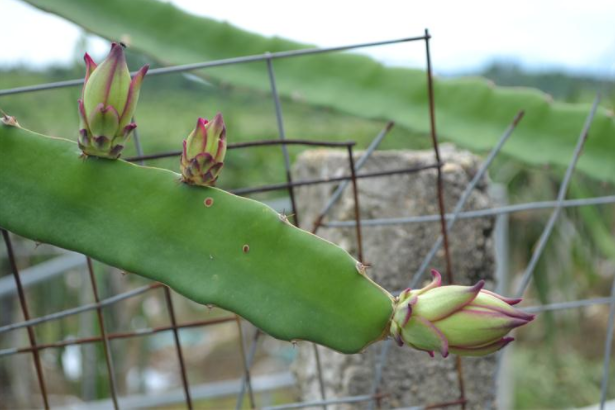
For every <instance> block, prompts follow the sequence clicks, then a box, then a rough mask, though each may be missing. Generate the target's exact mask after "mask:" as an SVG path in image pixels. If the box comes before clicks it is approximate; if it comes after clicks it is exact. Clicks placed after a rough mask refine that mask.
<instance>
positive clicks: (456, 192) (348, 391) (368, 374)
mask: <svg viewBox="0 0 615 410" xmlns="http://www.w3.org/2000/svg"><path fill="white" fill-rule="evenodd" d="M358 156H359V154H357V157H358ZM441 157H442V160H443V161H444V162H445V163H446V165H445V166H444V167H443V177H444V192H445V204H446V210H447V212H451V211H452V209H453V207H454V206H455V204H456V202H457V200H458V199H459V197H460V196H461V194H462V192H463V190H464V188H465V187H466V186H467V184H468V183H469V181H470V180H471V179H472V177H473V176H474V175H475V173H476V171H477V168H478V166H479V164H480V160H479V158H477V157H476V156H474V155H472V154H471V153H469V152H467V151H459V150H456V149H455V148H454V147H453V146H451V145H446V144H444V145H442V147H441ZM355 159H356V158H355ZM434 161H435V159H434V155H433V152H432V151H416V152H409V151H388V152H376V153H374V155H373V156H372V158H371V159H370V160H369V161H368V162H367V163H366V165H365V166H364V168H363V169H362V170H361V171H360V172H362V173H364V172H376V171H383V170H392V169H399V168H408V167H414V166H419V165H426V164H430V163H433V162H434ZM348 173H349V165H348V158H347V154H346V152H343V151H330V150H315V151H308V152H305V153H304V154H303V155H301V156H300V157H299V158H298V160H297V162H296V164H295V168H294V175H295V177H296V178H297V179H309V178H318V177H327V176H340V175H345V174H348ZM436 178H437V171H436V170H435V169H430V170H425V171H421V172H419V173H413V174H405V175H394V176H388V177H379V178H369V179H361V180H359V182H358V184H359V202H360V209H361V217H362V218H363V219H371V218H385V217H401V216H416V215H427V214H437V213H438V199H437V190H436V186H437V185H436ZM487 185H488V181H487V180H483V181H482V182H481V183H479V185H478V186H477V188H476V189H475V191H474V192H473V194H472V196H471V197H470V199H469V200H468V202H467V204H466V207H465V208H464V209H465V210H469V209H481V208H487V207H490V206H492V201H491V199H490V197H489V196H488V194H487ZM335 187H336V185H335V184H327V185H316V186H310V187H303V188H301V189H299V190H298V191H297V195H298V204H299V209H298V213H299V216H300V220H301V223H302V228H304V229H307V230H311V228H312V221H314V219H315V218H316V216H317V214H318V212H319V211H320V210H321V208H322V207H323V205H324V204H325V202H326V201H327V199H328V198H329V196H330V195H331V193H332V192H333V191H334V189H335ZM353 219H354V202H353V196H352V188H351V186H349V187H348V188H347V190H346V192H345V193H344V196H343V197H342V198H341V199H340V201H339V202H338V203H337V205H336V206H335V207H334V208H333V209H332V211H331V212H330V214H329V216H328V218H327V220H353ZM493 227H494V221H493V219H491V218H483V219H469V220H459V221H457V223H456V224H455V227H454V228H453V231H452V232H451V235H450V237H449V240H450V249H451V256H452V265H453V272H454V276H455V282H456V283H462V284H473V283H475V282H476V281H478V280H479V279H485V280H486V281H487V285H486V288H489V289H493V288H494V277H493V272H494V270H495V263H494V251H493V242H492V238H491V233H492V231H493ZM318 234H319V235H320V236H322V237H324V238H326V239H328V240H330V241H332V242H334V243H337V244H339V245H341V246H343V247H344V248H345V249H347V250H348V251H349V252H350V253H351V254H353V255H355V256H356V249H357V242H356V236H355V230H354V228H335V229H333V228H321V229H320V230H319V231H318ZM439 234H440V224H439V222H432V223H420V224H405V225H395V226H383V227H364V228H363V247H364V252H365V262H367V263H369V264H371V265H372V267H371V268H370V269H368V272H367V273H368V275H369V276H371V277H372V278H373V279H374V280H376V281H377V282H378V283H380V284H381V285H383V286H384V287H385V288H387V289H388V290H402V289H405V288H406V287H408V285H409V283H410V280H411V279H412V275H413V274H414V272H416V271H417V269H418V268H419V266H420V264H421V262H422V260H423V258H424V257H425V255H426V254H427V253H428V251H429V249H430V248H431V246H432V245H433V243H434V241H435V240H436V239H437V237H438V235H439ZM443 256H444V253H443V251H442V250H441V251H440V252H439V253H438V254H437V255H436V258H434V260H433V262H432V263H431V267H433V268H435V269H438V270H440V271H441V272H442V273H443V276H444V271H445V262H444V258H443ZM429 276H430V275H429V274H427V275H425V280H426V281H427V280H428V279H429ZM381 347H382V343H378V344H376V345H374V346H371V347H370V348H369V349H368V350H367V351H366V352H364V353H362V354H357V355H341V354H338V353H336V352H333V351H331V350H328V349H326V348H324V347H319V352H320V354H321V362H322V367H323V377H324V381H325V385H326V394H327V397H328V398H331V397H344V396H351V395H363V394H369V393H370V392H371V387H372V381H373V378H374V368H375V361H376V359H377V356H378V354H379V353H380V351H381ZM298 349H299V354H298V358H297V360H296V362H295V363H294V371H295V375H296V377H297V380H298V385H299V390H300V398H301V400H318V399H320V390H319V387H318V380H317V377H316V365H315V361H314V351H313V348H312V346H311V345H310V344H308V343H301V344H300V345H299V347H298ZM494 365H495V358H494V357H487V358H480V359H470V358H464V359H463V370H464V375H465V388H466V397H467V398H468V400H469V403H468V406H467V408H476V409H478V408H483V407H484V406H485V403H488V402H489V401H492V400H493V399H494V398H493V397H492V391H491V388H490V386H491V382H492V377H493V371H494ZM381 392H382V393H384V394H386V395H387V396H386V397H384V398H383V400H382V404H383V406H384V407H385V408H386V407H398V406H410V405H427V404H430V403H436V402H443V401H451V400H456V399H458V398H459V387H458V382H457V373H456V371H455V357H453V356H451V357H449V358H447V359H442V358H440V357H436V358H434V359H432V358H430V357H429V356H428V355H427V354H426V353H423V352H417V351H414V350H412V349H410V348H408V347H403V348H398V347H397V346H396V345H395V346H391V349H390V352H389V355H388V359H387V362H386V366H385V370H384V373H383V379H382V384H381ZM366 406H367V405H366V404H365V403H363V404H356V403H354V404H352V405H340V406H337V407H336V406H330V407H329V409H331V408H362V407H366Z"/></svg>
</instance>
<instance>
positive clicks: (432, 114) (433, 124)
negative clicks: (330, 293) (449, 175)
mask: <svg viewBox="0 0 615 410" xmlns="http://www.w3.org/2000/svg"><path fill="white" fill-rule="evenodd" d="M430 38H431V36H430V35H429V30H427V29H425V55H426V57H427V92H428V95H429V126H430V127H429V128H430V131H431V141H432V144H433V150H434V154H435V155H436V162H437V163H438V164H441V163H442V161H441V159H440V148H439V146H438V136H437V132H436V109H435V103H434V92H433V73H432V67H431V52H430V50H429V39H430ZM436 170H437V171H438V179H437V184H438V209H439V211H440V228H441V231H442V240H443V242H444V259H445V261H446V274H447V278H448V283H449V284H452V283H453V281H454V276H453V268H452V264H451V254H450V250H449V243H448V229H447V226H446V217H445V213H446V209H445V206H444V182H443V180H442V167H441V166H439V167H438V168H436ZM455 367H456V368H457V380H458V383H459V399H460V400H463V402H462V404H461V408H462V410H464V409H465V408H466V403H465V395H466V393H465V383H464V380H463V367H462V363H461V358H459V357H458V358H457V359H456V360H455Z"/></svg>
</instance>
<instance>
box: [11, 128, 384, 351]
mask: <svg viewBox="0 0 615 410" xmlns="http://www.w3.org/2000/svg"><path fill="white" fill-rule="evenodd" d="M79 154H80V149H79V147H78V146H77V144H75V143H73V142H71V141H68V140H65V139H60V138H51V137H46V136H43V135H40V134H36V133H33V132H31V131H27V130H24V129H22V128H18V127H7V126H0V226H2V227H3V228H5V229H8V230H9V231H12V232H14V233H16V234H18V235H21V236H24V237H26V238H30V239H33V240H35V241H38V242H43V243H50V244H53V245H56V246H59V247H62V248H65V249H70V250H73V251H77V252H81V253H84V254H86V255H89V256H91V257H92V258H94V259H97V260H100V261H102V262H104V263H107V264H109V265H112V266H115V267H118V268H120V269H124V270H126V271H128V272H132V273H136V274H139V275H142V276H145V277H147V278H150V279H152V280H155V281H159V282H162V283H164V284H166V285H168V286H170V287H171V288H172V289H174V290H175V291H177V292H178V293H180V294H182V295H184V296H186V297H187V298H189V299H192V300H194V301H196V302H198V303H202V304H214V305H217V306H220V307H221V308H224V309H227V310H230V311H233V312H236V313H237V314H239V315H241V316H242V317H244V318H245V319H247V320H249V321H250V322H252V323H253V324H254V325H255V326H257V327H259V328H261V329H263V330H264V331H265V332H267V333H269V334H270V335H272V336H273V337H276V338H278V339H282V340H288V341H293V340H309V341H313V342H316V343H319V344H322V345H324V346H327V347H330V348H332V349H335V350H337V351H340V352H343V353H356V352H360V351H362V350H363V349H364V348H365V347H366V346H368V345H370V344H371V343H373V342H375V341H378V340H380V339H383V338H385V337H387V334H388V331H389V327H388V325H389V321H390V319H391V316H392V314H393V304H394V300H393V297H392V296H391V295H390V294H389V293H388V292H386V291H385V290H384V289H382V288H381V287H380V286H378V285H377V284H375V283H374V282H372V281H371V280H370V279H369V278H368V277H366V276H365V274H364V273H363V272H361V269H358V266H359V265H358V261H357V260H355V259H354V258H352V257H351V256H350V255H349V254H348V253H347V252H346V251H344V250H343V249H342V248H340V247H338V246H336V245H334V244H332V243H330V242H327V241H325V240H323V239H320V238H318V237H316V236H314V235H312V234H310V233H308V232H305V231H303V230H300V229H298V228H296V227H294V226H292V225H291V224H288V223H284V222H283V221H282V220H281V218H280V216H279V214H278V213H276V212H275V211H274V210H273V209H271V208H269V207H268V206H266V205H264V204H261V203H259V202H256V201H252V200H249V199H245V198H241V197H237V196H235V195H232V194H229V193H227V192H224V191H221V190H219V189H216V188H212V187H198V186H190V185H188V184H182V183H179V179H180V175H178V174H176V173H173V172H170V171H166V170H161V169H156V168H150V167H140V166H137V165H133V164H129V163H127V162H125V161H121V160H117V161H109V160H106V159H100V158H94V157H89V158H86V159H83V158H80V157H79Z"/></svg>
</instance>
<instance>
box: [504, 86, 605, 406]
mask: <svg viewBox="0 0 615 410" xmlns="http://www.w3.org/2000/svg"><path fill="white" fill-rule="evenodd" d="M599 103H600V93H597V94H596V97H595V98H594V103H593V105H592V107H591V109H590V111H589V114H588V115H587V118H586V119H585V123H584V124H583V129H582V130H581V133H580V135H579V138H578V140H577V145H576V147H575V149H574V152H573V154H572V158H571V159H570V162H569V163H568V168H567V169H566V173H565V175H564V179H563V180H562V183H561V184H560V188H559V192H558V194H557V204H556V206H555V208H554V209H553V211H552V212H551V216H550V217H549V221H548V222H547V225H546V226H545V228H544V230H543V231H542V234H541V235H540V238H539V240H538V245H537V246H536V247H535V248H534V252H533V253H532V257H531V259H530V262H529V263H528V266H527V268H526V270H525V272H524V274H523V277H522V279H521V283H520V284H519V287H518V289H517V292H516V295H515V297H516V298H518V297H521V296H522V295H523V293H524V292H525V289H526V288H527V286H528V285H529V283H530V280H531V278H532V274H533V272H534V269H535V268H536V264H537V263H538V260H539V259H540V256H541V255H542V252H543V250H544V248H545V247H546V245H547V241H548V239H549V237H550V236H551V232H552V231H553V228H554V227H555V222H556V221H557V219H558V217H559V215H560V213H561V211H562V208H563V203H564V198H565V197H566V192H568V185H569V183H570V179H571V178H572V173H573V171H574V168H575V166H576V164H577V161H578V160H579V156H580V155H581V152H583V145H584V144H585V141H586V140H587V137H588V135H589V128H590V126H591V123H592V121H593V119H594V115H595V114H596V111H597V109H598V104H599ZM503 358H504V354H503V353H502V352H498V357H497V361H496V372H495V375H494V377H493V382H492V383H493V384H492V385H493V390H494V392H495V393H494V394H496V395H497V389H498V385H497V377H496V376H497V374H498V373H499V372H500V370H501V368H502V360H503Z"/></svg>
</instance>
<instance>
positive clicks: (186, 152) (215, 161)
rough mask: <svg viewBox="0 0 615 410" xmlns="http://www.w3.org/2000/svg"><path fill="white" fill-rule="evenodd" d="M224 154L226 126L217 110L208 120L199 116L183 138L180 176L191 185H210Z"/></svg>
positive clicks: (222, 162) (216, 174)
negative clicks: (189, 131) (192, 129)
mask: <svg viewBox="0 0 615 410" xmlns="http://www.w3.org/2000/svg"><path fill="white" fill-rule="evenodd" d="M225 155H226V126H225V125H224V120H223V119H222V115H221V114H220V113H218V114H217V115H216V116H215V117H214V119H213V120H212V121H211V122H209V121H207V120H206V119H204V118H199V119H198V121H197V122H196V128H195V129H194V131H192V133H190V135H189V136H188V138H187V139H186V140H184V149H183V151H182V156H181V161H180V168H181V172H182V180H183V181H184V182H185V183H187V184H192V185H201V186H210V185H213V184H214V183H215V182H216V180H217V179H218V175H220V171H222V166H223V165H224V156H225Z"/></svg>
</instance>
